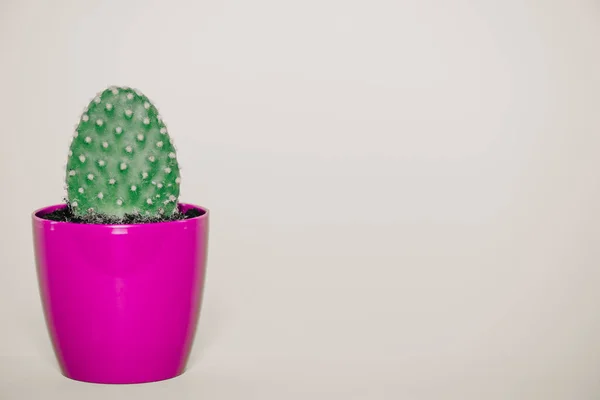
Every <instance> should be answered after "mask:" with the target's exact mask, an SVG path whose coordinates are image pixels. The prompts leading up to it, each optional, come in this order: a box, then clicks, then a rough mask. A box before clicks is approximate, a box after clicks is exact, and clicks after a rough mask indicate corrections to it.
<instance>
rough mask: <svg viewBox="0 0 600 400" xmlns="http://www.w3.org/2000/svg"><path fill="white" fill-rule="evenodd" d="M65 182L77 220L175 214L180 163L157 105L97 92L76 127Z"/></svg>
mask: <svg viewBox="0 0 600 400" xmlns="http://www.w3.org/2000/svg"><path fill="white" fill-rule="evenodd" d="M66 182H67V201H68V203H69V205H70V208H71V210H72V213H73V214H74V216H75V217H79V218H82V217H86V216H87V217H89V216H94V215H95V216H105V217H107V218H111V219H113V220H114V219H123V218H125V217H126V216H131V215H139V216H145V217H147V218H161V217H162V218H165V217H169V216H172V215H174V214H176V213H177V212H178V209H177V200H178V197H179V190H180V183H181V178H180V175H179V164H178V162H177V156H176V154H175V149H174V147H173V144H172V141H171V139H170V137H169V133H168V132H167V127H166V126H165V124H164V123H163V121H162V119H161V117H160V115H159V114H158V110H157V109H156V107H155V106H154V104H153V103H152V102H151V101H150V100H149V99H148V98H147V97H146V96H144V95H143V94H142V93H140V92H139V91H137V90H133V89H130V88H127V87H110V88H108V89H106V90H104V91H103V92H101V93H99V94H98V95H97V96H96V97H95V98H94V99H93V100H92V101H91V102H90V103H89V105H88V107H87V108H86V109H85V111H84V112H83V114H82V115H81V119H80V121H79V123H78V124H77V127H76V131H75V133H74V137H73V141H72V142H71V146H70V149H69V158H68V162H67V171H66Z"/></svg>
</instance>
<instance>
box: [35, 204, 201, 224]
mask: <svg viewBox="0 0 600 400" xmlns="http://www.w3.org/2000/svg"><path fill="white" fill-rule="evenodd" d="M203 214H204V213H203V212H202V211H200V210H197V209H194V208H192V209H189V210H187V211H186V212H185V213H181V212H178V213H175V214H173V215H171V216H168V217H165V216H160V217H149V216H144V215H125V216H124V217H123V218H115V217H111V216H108V215H99V214H96V215H89V216H85V217H78V216H75V215H74V214H73V212H72V210H71V207H68V206H67V207H65V208H61V209H58V210H55V211H53V212H51V213H48V214H44V215H40V218H43V219H47V220H50V221H61V222H70V223H73V224H99V225H115V224H119V225H134V224H151V223H158V222H170V221H181V220H184V219H190V218H195V217H198V216H200V215H203Z"/></svg>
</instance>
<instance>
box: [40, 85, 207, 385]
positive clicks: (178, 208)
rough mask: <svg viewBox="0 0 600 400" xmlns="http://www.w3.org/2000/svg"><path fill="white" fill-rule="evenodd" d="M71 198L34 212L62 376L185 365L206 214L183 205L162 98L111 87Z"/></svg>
mask: <svg viewBox="0 0 600 400" xmlns="http://www.w3.org/2000/svg"><path fill="white" fill-rule="evenodd" d="M65 180H66V188H67V196H66V199H65V202H64V203H62V204H58V205H52V206H48V207H44V208H41V209H39V210H36V211H35V212H33V214H32V222H33V238H34V254H35V259H36V265H37V273H38V282H39V289H40V297H41V301H42V305H43V310H44V315H45V318H46V325H47V327H48V331H49V335H50V338H51V342H52V345H53V348H54V352H55V355H56V357H57V360H58V363H59V365H60V368H61V371H62V373H63V374H64V375H65V376H67V377H69V378H71V379H74V380H79V381H85V382H93V383H112V384H118V383H143V382H152V381H159V380H164V379H169V378H173V377H175V376H178V375H180V374H181V373H183V372H184V370H185V366H186V362H187V359H188V356H189V353H190V350H191V347H192V343H193V339H194V334H195V330H196V325H197V323H198V317H199V312H200V307H201V299H202V291H203V287H204V277H205V265H206V252H207V243H208V241H207V238H208V210H207V209H205V208H203V207H200V206H196V205H192V204H183V203H179V201H178V200H179V192H180V184H181V178H180V173H179V164H178V161H177V155H176V151H175V148H174V147H173V144H172V142H171V139H170V136H169V133H168V131H167V127H166V125H165V124H164V122H163V120H162V119H161V117H160V115H159V113H158V110H157V108H156V107H155V105H154V104H153V103H152V102H151V101H150V100H149V99H148V98H147V97H146V96H145V95H144V94H142V93H140V92H139V91H137V90H132V89H130V88H127V87H110V88H108V89H106V90H104V91H102V92H101V93H99V94H98V95H97V96H96V97H95V98H94V99H93V100H92V101H91V102H90V103H89V105H88V106H87V108H86V109H85V110H84V112H83V114H82V115H81V119H80V121H79V123H78V124H77V127H76V131H75V133H74V137H73V140H72V142H71V145H70V149H69V155H68V162H67V169H66V177H65Z"/></svg>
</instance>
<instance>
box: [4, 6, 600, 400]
mask: <svg viewBox="0 0 600 400" xmlns="http://www.w3.org/2000/svg"><path fill="white" fill-rule="evenodd" d="M109 85H124V86H131V87H135V88H138V89H139V90H141V91H142V92H144V93H145V94H147V95H148V96H149V97H150V98H151V99H153V100H154V101H155V103H156V105H157V107H158V108H159V110H160V111H161V114H162V115H163V117H164V119H165V121H166V122H167V123H168V124H169V128H170V133H171V135H172V136H173V138H174V142H175V145H176V146H177V149H178V158H179V162H180V164H181V166H182V179H183V182H182V193H181V198H180V200H181V201H185V202H192V203H196V204H199V205H202V206H205V207H208V208H209V209H210V210H211V240H210V252H209V253H210V254H209V258H208V276H207V283H206V293H205V302H204V308H203V310H202V316H201V321H200V326H199V331H198V335H197V338H196V343H195V347H194V352H193V355H192V359H191V362H190V366H189V370H188V371H187V372H186V374H184V375H183V376H181V377H179V378H176V379H174V380H171V381H166V382H160V383H154V384H147V385H137V386H104V385H91V384H84V383H79V382H74V381H70V380H68V379H66V378H64V377H62V376H61V375H60V373H59V370H58V367H57V365H56V361H55V359H54V355H53V354H52V350H51V346H50V342H49V339H48V336H47V333H46V330H45V326H44V322H43V316H42V312H41V305H40V302H39V297H38V292H37V281H36V275H35V267H34V260H33V252H32V238H31V227H30V218H31V217H30V214H31V212H32V211H33V210H34V209H37V208H40V207H44V206H47V205H50V204H57V203H60V202H61V201H62V198H63V196H64V193H65V192H64V189H63V179H64V166H65V164H66V159H67V151H68V146H69V143H70V137H71V135H72V132H73V128H74V126H75V124H76V123H77V121H78V118H79V115H80V113H81V112H82V110H83V108H84V107H85V105H86V104H87V103H88V102H89V101H90V100H91V99H92V98H93V96H94V95H95V94H96V93H97V92H99V91H101V90H103V89H104V88H105V87H107V86H109ZM0 143H1V146H0V152H1V153H0V194H1V196H0V222H1V225H0V250H1V258H0V267H1V268H0V399H2V400H13V399H40V398H44V399H48V400H50V399H82V398H87V399H92V400H93V399H108V398H114V399H130V398H131V399H134V398H138V399H141V398H143V399H166V398H169V399H171V398H172V399H224V400H229V399H261V400H268V399H277V400H279V399H285V400H293V399H308V398H310V399H327V400H334V399H344V400H349V399H373V400H378V399H407V400H411V399H419V400H421V399H441V400H446V399H456V400H464V399H477V400H480V399H485V400H492V399H510V400H521V399H523V400H534V399H540V400H554V399H565V400H587V399H598V398H600V290H599V287H600V268H599V267H600V265H599V262H600V236H599V229H598V223H599V222H600V208H599V204H600V158H599V156H598V154H599V152H600V3H598V2H597V1H594V0H589V1H584V0H555V1H550V0H539V1H533V0H496V1H485V0H483V1H478V0H453V1H450V0H437V1H433V0H423V1H418V0H411V1H402V0H389V1H386V0H371V1H368V0H363V1H351V0H346V1H342V0H304V1H276V0H254V1H243V0H213V1H206V0H199V1H189V2H185V1H175V0H169V1H148V0H146V1H119V0H109V1H75V0H73V1H64V0H55V1H41V0H2V1H0Z"/></svg>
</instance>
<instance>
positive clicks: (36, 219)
mask: <svg viewBox="0 0 600 400" xmlns="http://www.w3.org/2000/svg"><path fill="white" fill-rule="evenodd" d="M66 207H67V204H66V203H61V204H53V205H50V206H45V207H42V208H38V209H37V210H35V211H33V212H32V213H31V218H32V219H33V221H34V222H35V223H37V224H48V225H55V224H57V225H74V226H81V227H85V226H88V227H94V228H107V229H113V228H127V229H131V228H142V227H156V226H165V225H169V224H186V223H188V224H189V223H191V222H194V221H198V220H203V219H204V220H205V219H208V214H209V210H208V208H206V207H202V206H198V205H196V204H191V203H177V207H178V208H179V210H181V209H186V210H188V209H196V210H199V211H201V212H202V214H201V215H198V216H196V217H193V218H187V219H181V220H176V221H164V222H152V223H144V224H89V223H81V222H67V221H52V220H49V219H45V218H43V217H42V216H41V215H44V214H48V213H51V212H52V211H56V210H59V209H62V208H66Z"/></svg>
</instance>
